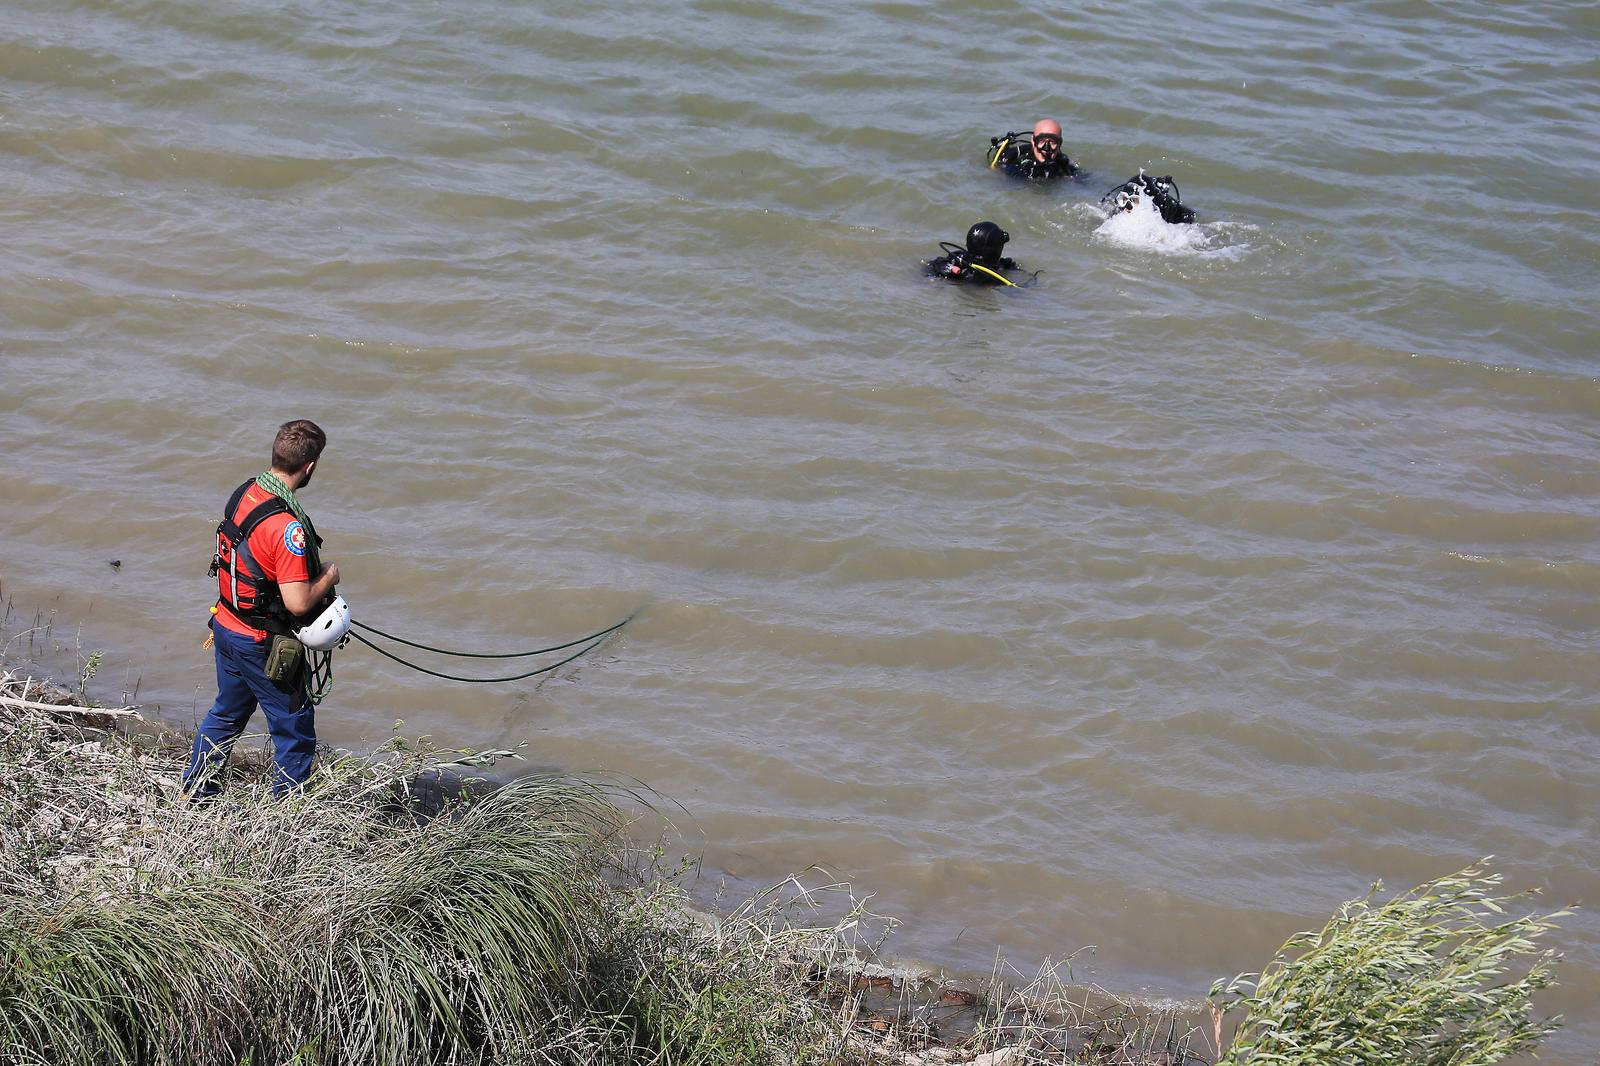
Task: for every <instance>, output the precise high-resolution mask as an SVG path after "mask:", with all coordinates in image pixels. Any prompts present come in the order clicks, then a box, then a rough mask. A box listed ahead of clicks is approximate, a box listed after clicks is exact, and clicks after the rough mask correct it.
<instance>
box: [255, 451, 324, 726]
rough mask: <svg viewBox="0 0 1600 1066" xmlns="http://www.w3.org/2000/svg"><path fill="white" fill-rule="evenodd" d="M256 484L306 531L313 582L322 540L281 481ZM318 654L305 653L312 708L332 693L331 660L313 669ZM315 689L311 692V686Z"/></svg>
mask: <svg viewBox="0 0 1600 1066" xmlns="http://www.w3.org/2000/svg"><path fill="white" fill-rule="evenodd" d="M256 484H257V485H259V486H260V487H261V488H263V489H265V490H266V491H268V492H270V493H272V494H273V495H274V496H276V497H278V499H280V500H282V501H283V502H284V503H286V504H288V505H289V513H290V514H292V515H294V517H295V519H296V521H298V522H299V523H300V525H301V526H303V527H304V528H305V531H306V572H307V573H308V574H310V575H311V580H313V581H315V580H316V579H317V578H319V577H321V576H322V555H321V553H320V552H319V551H318V550H317V549H318V548H321V547H322V538H321V537H319V536H317V530H316V527H315V526H313V525H312V524H311V519H309V518H307V517H306V512H305V508H303V507H301V506H300V501H299V500H297V499H295V496H294V490H293V489H291V488H290V487H289V486H288V485H286V484H284V483H283V479H282V478H280V477H278V475H277V474H274V473H273V472H272V471H271V470H267V471H265V472H263V473H260V474H257V475H256ZM314 655H319V653H318V652H314V651H311V650H310V649H307V651H306V662H305V668H304V669H305V675H306V699H308V700H310V701H311V703H312V705H313V706H315V705H316V704H319V703H321V702H322V701H323V700H324V699H326V698H327V696H328V693H329V692H332V691H333V656H331V655H329V654H327V653H326V652H323V653H320V661H319V662H318V663H317V664H316V665H315V666H313V665H312V656H314ZM313 683H315V684H316V686H317V687H316V688H312V684H313Z"/></svg>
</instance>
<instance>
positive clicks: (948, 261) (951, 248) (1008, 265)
mask: <svg viewBox="0 0 1600 1066" xmlns="http://www.w3.org/2000/svg"><path fill="white" fill-rule="evenodd" d="M1010 239H1011V234H1009V233H1007V232H1006V231H1005V230H1003V229H1001V228H1000V227H999V226H997V225H995V224H994V223H993V222H978V223H974V224H973V227H972V228H971V229H969V230H967V246H966V247H965V248H962V247H961V246H960V245H956V244H951V243H950V242H949V241H940V242H939V248H940V249H941V250H942V251H943V252H944V253H945V254H944V255H942V256H940V257H939V258H938V259H932V260H929V261H928V263H927V266H926V268H925V272H926V273H927V275H928V276H929V277H930V278H946V279H948V280H950V281H976V282H978V283H979V284H981V285H1013V286H1014V285H1016V282H1014V281H1011V280H1009V279H1008V278H1007V277H1006V276H1005V274H1004V273H1003V271H1007V270H1017V269H1019V268H1018V266H1017V262H1016V260H1015V259H1012V258H1010V257H1009V256H1004V255H1001V254H1000V253H1001V251H1003V250H1004V249H1005V246H1006V242H1007V241H1009V240H1010Z"/></svg>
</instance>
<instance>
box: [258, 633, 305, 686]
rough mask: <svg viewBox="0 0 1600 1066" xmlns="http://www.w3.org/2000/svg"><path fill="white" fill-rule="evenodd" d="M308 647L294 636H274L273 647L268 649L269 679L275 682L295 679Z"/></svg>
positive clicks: (279, 682)
mask: <svg viewBox="0 0 1600 1066" xmlns="http://www.w3.org/2000/svg"><path fill="white" fill-rule="evenodd" d="M305 658H306V648H305V645H304V644H301V643H300V642H299V641H298V640H295V639H294V638H293V637H281V636H280V637H273V638H272V647H271V648H269V649H268V650H267V668H266V675H267V680H268V681H271V682H273V683H275V684H279V685H281V684H283V683H284V682H286V681H293V680H294V679H295V677H296V676H297V675H298V674H299V673H300V664H301V663H303V662H305Z"/></svg>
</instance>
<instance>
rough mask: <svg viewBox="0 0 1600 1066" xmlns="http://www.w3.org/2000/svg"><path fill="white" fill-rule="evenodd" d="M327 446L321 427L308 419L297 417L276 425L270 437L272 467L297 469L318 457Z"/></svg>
mask: <svg viewBox="0 0 1600 1066" xmlns="http://www.w3.org/2000/svg"><path fill="white" fill-rule="evenodd" d="M327 446H328V435H327V434H326V433H324V432H322V427H321V426H319V425H317V424H316V423H315V422H312V421H311V420H309V419H305V418H297V419H295V420H294V421H293V422H285V423H284V424H283V425H281V426H279V427H278V435H277V436H276V437H274V438H273V439H272V468H273V469H274V470H299V469H300V468H301V467H302V466H305V465H306V464H307V463H309V462H311V461H312V460H313V459H317V458H320V457H321V455H322V449H323V448H326V447H327Z"/></svg>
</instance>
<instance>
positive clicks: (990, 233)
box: [967, 222, 1011, 266]
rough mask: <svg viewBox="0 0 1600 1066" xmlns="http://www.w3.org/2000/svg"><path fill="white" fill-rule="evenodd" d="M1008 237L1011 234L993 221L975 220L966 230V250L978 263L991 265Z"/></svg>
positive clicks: (996, 260) (998, 255)
mask: <svg viewBox="0 0 1600 1066" xmlns="http://www.w3.org/2000/svg"><path fill="white" fill-rule="evenodd" d="M1010 239H1011V234H1009V233H1007V232H1006V231H1005V230H1003V229H1001V228H1000V227H999V226H997V225H995V224H994V223H993V222H977V223H974V224H973V227H972V228H971V229H969V230H967V252H968V254H970V255H971V256H972V258H974V259H976V260H978V261H979V262H980V263H983V264H985V265H987V266H993V265H994V264H995V263H996V262H998V261H999V259H1000V253H1001V251H1002V250H1004V248H1005V246H1006V242H1007V241H1009V240H1010Z"/></svg>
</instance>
